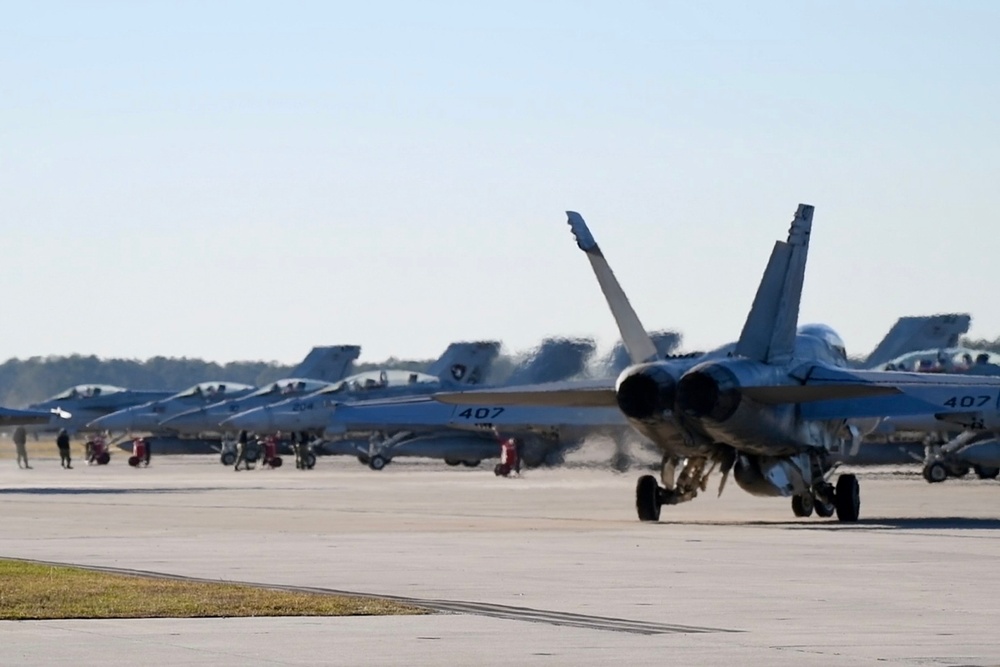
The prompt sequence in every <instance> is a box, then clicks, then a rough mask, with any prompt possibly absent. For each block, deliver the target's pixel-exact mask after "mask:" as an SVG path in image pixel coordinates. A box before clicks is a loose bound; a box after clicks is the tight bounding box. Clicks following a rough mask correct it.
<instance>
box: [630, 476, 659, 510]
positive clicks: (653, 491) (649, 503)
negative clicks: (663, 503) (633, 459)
mask: <svg viewBox="0 0 1000 667" xmlns="http://www.w3.org/2000/svg"><path fill="white" fill-rule="evenodd" d="M635 511H636V513H637V514H638V515H639V521H659V520H660V484H659V482H657V481H656V478H655V477H653V476H652V475H643V476H642V477H640V478H639V481H638V482H636V485H635Z"/></svg>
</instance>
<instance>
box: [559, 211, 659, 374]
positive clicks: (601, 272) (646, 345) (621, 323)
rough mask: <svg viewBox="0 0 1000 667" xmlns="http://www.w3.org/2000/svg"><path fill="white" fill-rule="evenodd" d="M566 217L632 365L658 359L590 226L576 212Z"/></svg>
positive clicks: (567, 213)
mask: <svg viewBox="0 0 1000 667" xmlns="http://www.w3.org/2000/svg"><path fill="white" fill-rule="evenodd" d="M566 216H567V217H568V218H569V220H568V222H569V226H570V229H572V230H573V236H575V237H576V245H577V246H578V247H579V248H580V250H582V251H584V252H585V253H587V259H589V260H590V266H591V268H593V269H594V275H595V276H597V282H598V283H600V285H601V291H602V292H604V298H605V299H606V300H607V302H608V307H609V308H611V314H612V315H614V318H615V322H616V323H617V324H618V330H619V331H620V332H621V335H622V342H623V343H624V344H625V349H626V350H628V356H629V358H630V359H631V360H632V363H633V364H640V363H642V362H644V361H652V360H654V359H656V358H657V357H656V346H655V345H654V344H653V341H652V340H651V339H650V337H649V334H647V333H646V330H645V329H644V328H643V326H642V322H640V321H639V316H638V315H636V314H635V311H634V310H633V309H632V304H630V303H629V301H628V297H627V296H625V291H624V290H622V287H621V285H619V284H618V279H617V278H615V274H614V272H613V271H612V270H611V266H610V265H609V264H608V260H606V259H604V254H603V253H602V252H601V249H600V248H599V247H598V246H597V241H595V240H594V237H593V235H592V234H591V233H590V230H589V229H587V223H586V222H584V221H583V217H582V216H581V215H580V214H579V213H577V212H575V211H566Z"/></svg>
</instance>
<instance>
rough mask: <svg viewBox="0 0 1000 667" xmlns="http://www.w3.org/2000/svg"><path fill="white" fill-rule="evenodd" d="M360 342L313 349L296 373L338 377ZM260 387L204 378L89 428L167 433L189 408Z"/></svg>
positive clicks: (318, 377)
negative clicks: (171, 423) (164, 425)
mask: <svg viewBox="0 0 1000 667" xmlns="http://www.w3.org/2000/svg"><path fill="white" fill-rule="evenodd" d="M360 352H361V348H360V347H358V346H357V345H329V346H323V347H316V348H313V349H312V350H310V352H309V354H307V355H306V357H305V359H303V360H302V363H300V364H299V365H298V366H296V368H295V369H294V370H293V371H292V372H293V373H294V374H295V375H296V377H312V376H314V375H315V376H316V377H317V379H322V378H325V377H336V376H337V375H338V374H340V375H341V376H342V374H343V373H344V372H345V371H346V370H347V368H349V367H350V365H351V364H352V363H354V360H355V359H357V358H358V355H359V354H360ZM256 390H257V388H256V387H253V386H251V385H248V384H243V383H241V382H201V383H199V384H196V385H194V386H192V387H188V388H187V389H185V390H183V391H181V392H177V393H174V394H171V395H169V396H167V397H166V398H161V399H159V400H154V401H149V402H147V403H142V404H140V405H135V406H132V407H129V408H126V409H124V410H119V411H117V412H113V413H111V414H108V415H104V416H103V417H100V418H98V419H95V420H93V421H91V422H90V423H89V424H87V428H90V429H94V430H100V431H110V432H131V433H137V432H143V433H164V432H165V430H164V429H163V428H162V427H161V426H160V422H162V421H164V420H165V419H168V418H170V417H172V416H174V415H177V414H180V413H182V412H186V411H188V410H192V409H196V408H199V407H204V406H206V405H211V404H214V403H219V402H221V401H225V400H230V399H234V398H240V397H242V396H246V395H247V394H250V393H252V392H254V391H256Z"/></svg>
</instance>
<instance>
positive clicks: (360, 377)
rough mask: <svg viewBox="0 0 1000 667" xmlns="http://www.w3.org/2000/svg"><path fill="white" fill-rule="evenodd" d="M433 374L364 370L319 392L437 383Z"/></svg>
mask: <svg viewBox="0 0 1000 667" xmlns="http://www.w3.org/2000/svg"><path fill="white" fill-rule="evenodd" d="M439 383H440V380H438V379H437V378H436V377H434V376H433V375H428V374H427V373H418V372H416V371H402V370H380V371H366V372H364V373H358V374H357V375H352V376H350V377H346V378H344V379H343V380H341V381H340V382H338V383H337V384H335V385H333V386H332V387H328V388H327V389H324V390H323V391H321V392H319V393H321V394H337V393H341V392H351V393H354V392H365V391H371V390H372V389H382V388H385V387H406V386H414V385H421V386H428V385H435V384H439Z"/></svg>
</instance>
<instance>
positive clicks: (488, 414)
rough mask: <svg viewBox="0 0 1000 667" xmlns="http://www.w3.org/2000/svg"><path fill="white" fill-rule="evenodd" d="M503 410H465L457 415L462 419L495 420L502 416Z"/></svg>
mask: <svg viewBox="0 0 1000 667" xmlns="http://www.w3.org/2000/svg"><path fill="white" fill-rule="evenodd" d="M503 412H504V408H475V409H473V408H467V409H465V410H462V411H461V412H459V413H458V416H459V417H462V418H463V419H496V418H497V417H499V416H500V415H501V414H503Z"/></svg>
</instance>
